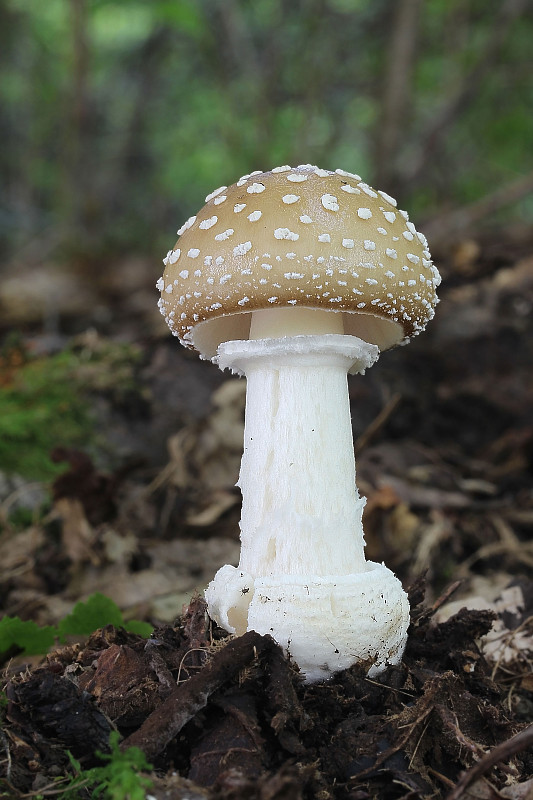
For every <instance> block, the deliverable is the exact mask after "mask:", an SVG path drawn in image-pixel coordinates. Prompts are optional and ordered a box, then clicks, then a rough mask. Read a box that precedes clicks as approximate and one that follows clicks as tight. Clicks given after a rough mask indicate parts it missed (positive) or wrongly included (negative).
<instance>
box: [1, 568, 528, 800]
mask: <svg viewBox="0 0 533 800" xmlns="http://www.w3.org/2000/svg"><path fill="white" fill-rule="evenodd" d="M422 596H423V581H419V582H418V583H416V584H415V585H414V586H413V587H412V588H411V591H410V599H411V603H412V623H411V629H410V636H409V643H408V646H407V650H406V652H405V658H404V660H403V662H402V664H401V666H398V667H391V668H389V669H388V670H387V671H386V672H384V673H383V674H382V675H381V676H380V677H379V679H377V680H370V679H368V678H367V677H366V676H365V671H364V669H363V668H358V667H353V668H351V669H349V670H346V671H345V672H342V673H339V674H338V675H336V676H335V677H334V679H333V680H332V681H331V682H328V683H325V684H318V685H312V686H306V685H304V684H303V683H302V681H301V679H300V677H299V675H298V671H297V669H296V668H295V667H294V666H293V665H292V664H290V663H289V662H288V661H287V659H286V658H285V657H284V655H283V653H282V651H281V650H280V648H279V647H278V646H277V645H276V644H275V642H274V641H273V640H272V639H271V638H270V637H268V636H260V635H259V634H256V633H254V632H249V633H246V634H245V635H244V636H241V637H239V638H234V639H231V638H224V637H222V636H221V631H219V630H217V629H213V626H212V624H211V623H210V621H209V619H208V617H207V616H206V613H205V603H204V601H203V600H202V599H200V598H196V599H194V600H193V601H192V603H191V604H190V606H189V608H188V610H187V613H186V615H185V616H184V617H183V618H181V619H180V620H178V622H177V623H176V625H173V626H164V627H161V628H159V629H157V630H156V631H155V632H154V634H153V636H152V637H151V638H150V639H149V640H148V641H146V640H143V639H141V638H140V637H138V636H135V635H132V634H127V633H126V632H124V631H123V630H116V629H114V628H112V627H111V626H109V627H108V628H105V629H103V630H101V631H98V632H97V633H95V634H93V635H92V636H91V637H90V638H89V640H88V642H87V643H86V644H85V645H78V646H74V647H70V648H67V649H64V650H59V651H57V652H55V653H52V654H50V655H49V656H48V657H47V659H46V661H45V663H44V664H43V665H41V666H39V667H38V668H36V669H34V670H33V671H32V672H30V673H25V674H22V675H19V676H18V677H14V678H12V679H11V680H10V682H9V683H8V687H7V696H8V698H9V700H8V706H7V714H6V723H7V724H6V729H5V733H4V737H5V738H6V739H8V740H9V746H10V753H11V755H10V763H9V775H8V776H6V778H5V779H4V782H3V785H4V787H9V788H10V789H11V791H12V792H13V795H12V796H13V797H17V796H23V795H24V796H26V795H25V794H24V793H29V792H31V790H32V788H35V787H36V785H39V783H40V784H41V785H43V784H44V783H48V782H49V781H50V779H51V778H52V777H53V776H55V775H60V774H62V772H63V771H64V770H65V769H66V768H67V766H68V760H67V758H66V755H65V750H67V749H68V750H70V751H71V753H72V754H73V755H74V756H75V757H76V758H78V759H80V761H81V763H82V765H83V766H85V767H86V766H91V765H93V764H94V763H96V761H97V759H96V757H95V755H94V753H95V751H96V750H100V751H104V752H105V751H106V749H107V747H108V738H109V733H110V731H111V729H112V728H116V729H118V730H119V731H120V733H121V734H122V736H123V737H124V739H123V742H122V746H123V747H124V748H127V747H129V746H133V745H136V746H138V747H140V748H142V750H143V751H144V752H145V753H146V755H147V757H148V758H149V760H150V761H151V762H152V763H153V765H154V770H155V775H156V776H159V778H157V780H156V788H155V789H154V796H155V797H158V798H159V797H160V798H176V799H178V798H183V800H185V798H187V797H191V796H193V797H204V798H213V799H214V798H241V797H243V798H244V797H246V798H261V800H263V798H269V799H270V798H300V797H301V798H321V799H322V798H323V800H326V798H338V799H339V800H344V798H354V800H355V799H357V800H364V798H367V797H372V798H374V797H376V798H384V800H389V798H390V800H393V798H400V797H410V798H428V797H442V796H446V795H449V796H450V797H460V796H462V795H463V793H464V791H465V790H466V788H467V786H468V784H469V783H471V782H474V781H477V782H479V781H481V783H480V786H479V787H478V789H479V791H481V794H479V793H478V794H477V795H476V796H478V797H486V798H491V797H498V796H500V795H499V794H498V791H499V790H502V789H504V787H505V786H508V785H509V783H510V782H511V781H512V784H513V785H515V788H516V784H517V783H521V782H522V783H523V782H524V781H525V780H527V778H528V776H531V774H532V773H533V753H532V751H531V747H532V745H533V728H532V726H529V727H528V725H527V722H526V718H527V711H529V710H530V709H531V707H532V705H533V693H532V692H531V691H530V690H531V688H533V687H532V686H531V674H530V673H528V671H527V669H526V670H524V671H523V672H522V670H521V668H520V666H519V665H518V664H515V665H514V670H517V671H516V672H513V673H511V672H510V671H509V670H505V672H500V673H499V674H500V680H495V679H494V676H493V674H491V669H490V667H489V665H488V663H487V661H486V659H485V658H484V657H483V655H482V654H481V652H480V648H479V646H478V644H477V642H478V640H479V639H480V637H482V636H483V635H484V634H486V633H487V632H488V631H489V630H490V628H491V626H492V623H493V619H494V616H495V615H494V614H493V613H492V612H490V611H483V610H482V611H469V610H467V609H462V610H460V611H459V612H458V613H457V614H455V615H454V616H453V617H451V618H450V619H448V620H447V621H445V622H442V623H438V624H437V623H435V621H434V616H435V613H436V612H437V610H438V608H439V606H440V605H441V602H443V601H444V599H447V598H442V599H441V600H439V602H437V603H435V604H434V605H433V606H432V607H431V608H424V607H423V606H422V605H421V604H420V601H421V600H422ZM528 612H529V614H530V613H531V609H528V610H527V611H525V612H524V618H523V619H522V620H520V619H516V620H515V622H516V623H517V627H518V626H519V625H520V624H522V623H523V622H524V619H526V615H527V614H528ZM511 675H512V685H513V688H514V694H513V699H512V702H510V699H511V698H510V696H509V686H510V681H509V678H510V676H511ZM498 749H499V752H500V756H499V757H498V756H494V754H495V753H498ZM168 775H173V776H174V777H173V779H172V780H170V781H169V779H168V778H165V777H163V776H168ZM177 775H179V776H180V777H179V779H178V778H177ZM37 778H39V779H40V780H39V781H38V782H37V783H36V779H37ZM483 792H484V793H483ZM513 796H517V797H518V795H513Z"/></svg>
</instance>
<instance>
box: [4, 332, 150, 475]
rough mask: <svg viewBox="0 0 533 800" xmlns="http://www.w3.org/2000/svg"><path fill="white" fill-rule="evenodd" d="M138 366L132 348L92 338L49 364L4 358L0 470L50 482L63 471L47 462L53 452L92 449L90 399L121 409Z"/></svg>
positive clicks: (43, 360)
mask: <svg viewBox="0 0 533 800" xmlns="http://www.w3.org/2000/svg"><path fill="white" fill-rule="evenodd" d="M137 360H138V351H137V350H136V349H134V348H133V347H131V346H129V345H124V344H115V343H112V342H109V341H106V340H103V339H100V338H99V337H97V336H96V335H92V334H91V335H85V336H84V337H80V338H79V339H78V340H76V341H75V342H74V343H73V344H72V345H71V346H69V347H68V348H67V349H65V350H64V351H62V352H61V353H57V354H55V355H53V356H50V357H47V358H37V359H30V360H25V359H24V358H23V357H21V356H20V353H19V357H18V358H15V359H13V357H12V354H11V356H8V357H6V356H5V355H4V357H3V358H2V360H1V363H0V470H1V471H2V472H5V473H8V474H13V473H16V474H18V475H22V476H23V477H25V478H28V479H30V480H50V479H52V478H53V477H54V476H55V475H57V474H58V473H60V472H62V471H63V470H64V464H54V463H53V462H52V460H51V458H50V452H51V451H52V450H53V449H54V448H55V447H58V446H64V447H83V448H84V449H89V450H91V449H93V446H94V444H95V442H94V438H95V434H94V430H95V418H94V414H93V413H92V411H91V396H92V395H94V394H105V395H106V396H109V397H110V398H111V401H112V402H119V403H120V402H121V400H122V399H123V398H124V397H125V396H127V395H128V393H130V392H132V391H134V389H135V383H134V367H135V362H136V361H137ZM13 362H15V363H13ZM18 362H21V363H18Z"/></svg>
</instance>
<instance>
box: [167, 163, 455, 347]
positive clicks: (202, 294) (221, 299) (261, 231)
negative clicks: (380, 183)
mask: <svg viewBox="0 0 533 800" xmlns="http://www.w3.org/2000/svg"><path fill="white" fill-rule="evenodd" d="M178 234H179V235H180V238H179V240H178V242H177V243H176V245H175V246H174V248H173V250H171V251H169V253H168V254H167V257H166V258H165V259H164V263H165V265H166V268H165V272H164V275H163V277H162V278H160V280H159V281H158V288H159V289H160V290H161V300H160V301H159V306H160V310H161V313H162V314H163V315H164V316H165V319H166V321H167V323H168V325H169V327H170V329H171V331H172V332H173V334H174V335H176V336H178V337H179V338H180V340H181V342H182V343H183V344H185V345H186V346H188V347H195V348H196V349H198V350H199V351H200V353H202V355H203V356H204V357H207V358H211V357H212V356H214V355H215V353H216V349H217V347H218V345H219V344H220V343H221V342H223V341H229V340H232V339H247V338H248V334H249V329H250V319H251V312H253V311H256V310H259V309H267V308H275V307H277V306H282V307H290V306H298V307H301V308H316V309H327V310H329V311H336V312H343V315H344V331H345V333H348V334H352V335H355V336H360V337H361V338H362V339H365V340H366V341H368V342H371V343H374V344H378V345H379V347H380V348H381V349H382V350H383V349H386V348H388V347H391V346H393V345H394V344H398V343H399V342H401V341H402V340H406V339H408V338H409V337H411V336H413V335H415V334H417V333H419V332H420V331H421V330H423V329H424V327H425V325H426V323H427V322H428V321H429V320H430V319H431V318H432V317H433V314H434V308H435V305H436V303H437V302H438V300H437V296H436V292H435V288H436V286H438V284H439V282H440V277H439V273H438V271H437V269H436V268H435V267H434V266H433V264H432V262H431V257H430V254H429V251H428V249H427V242H426V239H425V237H424V236H423V234H421V233H417V231H416V229H415V227H414V225H413V224H412V223H411V222H409V218H408V216H407V214H406V213H405V212H404V211H399V210H398V209H397V208H396V203H395V201H394V200H393V199H392V198H391V197H389V196H388V195H387V194H385V193H384V192H377V191H374V190H373V189H372V188H371V187H370V186H368V185H367V184H366V183H363V182H362V181H361V179H360V178H359V176H357V175H353V174H351V173H347V172H344V171H343V170H337V171H336V172H330V171H328V170H322V169H318V168H317V167H313V166H311V165H301V166H299V167H295V168H292V167H276V168H275V169H273V170H271V171H270V172H256V173H252V174H251V175H246V176H243V177H242V178H241V179H240V180H239V181H237V183H234V184H233V185H232V186H230V187H221V188H220V189H217V190H216V191H215V192H213V193H212V194H211V195H209V196H208V197H206V204H205V206H204V207H203V208H202V209H201V210H200V211H199V212H198V214H197V216H196V217H191V218H190V219H189V220H188V221H187V222H186V223H185V225H184V226H183V227H182V228H181V229H180V230H179V231H178Z"/></svg>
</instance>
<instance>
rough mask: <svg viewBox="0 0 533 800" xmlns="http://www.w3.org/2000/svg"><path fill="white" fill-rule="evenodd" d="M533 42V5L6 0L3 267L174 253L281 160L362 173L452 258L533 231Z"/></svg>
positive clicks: (0, 40) (0, 23)
mask: <svg viewBox="0 0 533 800" xmlns="http://www.w3.org/2000/svg"><path fill="white" fill-rule="evenodd" d="M532 41H533V4H532V2H531V0H431V2H429V0H426V2H423V0H149V1H148V0H46V2H41V0H2V2H1V3H0V50H1V52H2V60H3V67H2V81H1V84H0V87H1V88H0V133H1V141H2V147H1V148H0V169H1V173H2V198H1V200H0V203H1V205H0V237H1V239H2V254H3V256H4V258H7V259H8V260H9V263H10V265H11V266H13V259H14V262H15V266H16V265H17V264H18V263H20V262H22V263H25V264H26V263H28V262H36V263H39V262H40V261H42V259H46V258H48V257H50V256H52V255H53V256H54V257H57V255H58V254H60V255H61V256H62V257H66V256H68V257H72V256H73V255H74V256H81V257H84V258H87V257H91V258H93V257H95V256H96V257H99V256H100V255H101V254H102V253H105V254H107V255H109V254H113V253H124V252H144V253H150V254H152V255H153V254H157V253H159V252H166V250H167V249H168V243H169V236H172V235H173V233H174V231H175V230H176V228H177V227H178V225H179V224H180V222H181V220H182V219H185V218H186V217H187V216H188V215H189V213H192V212H193V211H194V210H196V208H197V207H198V206H199V205H200V204H201V203H202V202H203V197H204V195H205V194H206V193H207V192H208V191H210V190H212V189H213V188H215V187H216V186H219V185H221V184H229V183H231V182H233V181H234V180H235V179H236V178H237V177H238V176H239V175H241V174H242V173H244V172H249V171H251V170H254V169H262V168H269V167H271V166H274V165H276V164H282V163H293V164H295V163H303V162H312V163H318V164H319V165H321V166H324V167H329V168H336V167H338V166H342V167H343V168H344V169H348V170H354V171H356V172H358V173H360V174H362V175H363V176H364V177H365V180H368V181H369V182H371V183H372V182H375V183H376V184H377V185H378V186H379V187H380V188H382V189H385V190H387V191H388V192H390V193H391V194H393V195H397V196H399V198H400V199H401V204H402V206H403V207H406V208H408V209H409V210H410V211H411V212H412V214H413V216H414V218H415V219H416V221H417V223H419V224H420V223H421V222H424V220H425V221H426V231H427V232H430V233H433V234H434V241H435V242H437V240H439V241H440V240H441V238H442V235H443V234H444V233H445V232H446V231H447V230H448V229H449V228H451V230H452V231H455V230H457V229H458V228H459V229H461V228H463V229H464V228H466V227H468V226H471V224H472V223H474V222H476V223H477V222H478V221H481V222H483V223H484V224H493V223H494V221H495V219H496V220H497V221H499V222H502V223H503V222H508V221H509V220H513V221H515V222H523V223H527V222H531V220H532V218H533V199H532V197H531V190H532V189H533V147H532V146H531V144H532V142H533V114H532V101H533V85H532V75H531V42H532ZM458 211H459V213H457V212H458ZM495 214H496V217H495V216H494V215H495ZM436 220H438V224H436ZM421 227H422V228H424V225H421ZM97 268H98V267H97Z"/></svg>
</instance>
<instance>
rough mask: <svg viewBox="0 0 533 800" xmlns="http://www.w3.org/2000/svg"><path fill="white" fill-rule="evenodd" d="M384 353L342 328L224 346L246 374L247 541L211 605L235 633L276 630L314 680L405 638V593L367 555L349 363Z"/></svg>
mask: <svg viewBox="0 0 533 800" xmlns="http://www.w3.org/2000/svg"><path fill="white" fill-rule="evenodd" d="M333 316H337V315H333ZM378 355H379V349H378V348H377V347H376V346H375V345H371V344H368V343H367V342H364V341H363V340H361V339H359V338H357V337H355V336H347V335H342V334H325V335H324V334H322V335H312V334H306V335H301V334H300V335H298V334H297V335H292V336H284V337H282V338H268V339H259V340H253V339H250V340H246V341H229V342H224V343H223V344H221V345H220V346H219V349H218V356H217V361H218V364H219V366H220V368H221V369H224V368H230V369H232V370H233V372H237V373H239V374H246V377H247V395H246V422H245V433H244V454H243V458H242V462H241V471H240V476H239V483H238V485H239V487H240V488H241V491H242V497H243V505H242V517H241V523H240V527H241V543H242V548H241V557H240V562H239V566H238V567H237V568H235V567H231V566H228V565H226V566H225V567H222V569H221V570H219V572H218V573H217V575H216V576H215V578H214V580H213V581H212V582H211V583H210V585H209V587H208V590H207V592H206V598H207V601H208V605H209V612H210V614H211V615H212V616H214V617H215V619H217V620H218V621H219V622H220V624H221V625H222V626H223V627H225V628H226V629H228V630H230V631H231V632H234V633H237V634H242V633H244V632H245V631H246V630H256V631H258V632H259V633H270V634H271V635H272V636H273V637H274V638H275V639H276V640H277V641H278V642H279V643H280V644H281V645H282V646H283V647H284V648H285V649H286V651H287V652H289V653H290V654H291V655H292V656H293V657H294V658H295V660H296V661H297V663H298V665H299V666H300V669H301V670H302V671H303V673H304V674H305V676H306V679H307V680H308V681H316V680H320V679H326V678H328V677H330V676H331V674H332V673H333V672H336V671H338V670H339V669H343V668H345V667H347V666H349V665H350V664H352V663H354V662H355V661H363V662H365V661H367V662H368V665H369V668H370V667H371V674H376V673H377V672H379V671H380V670H381V669H383V668H384V666H385V665H386V664H387V663H395V662H396V661H397V660H398V659H399V658H400V657H401V653H402V651H403V646H404V643H405V631H406V627H407V622H406V621H407V619H408V604H407V600H406V597H405V594H404V592H403V590H402V588H401V585H400V583H399V581H398V580H397V579H396V578H395V577H394V575H393V574H392V573H391V572H390V570H388V569H387V568H386V567H384V566H382V565H377V564H373V563H372V562H367V561H365V557H364V551H363V548H364V537H363V528H362V522H361V518H362V512H363V508H364V504H365V500H364V499H363V498H360V497H359V494H358V491H357V487H356V484H355V459H354V450H353V440H352V429H351V419H350V406H349V397H348V384H347V373H348V371H351V372H363V371H364V370H365V369H366V368H367V367H369V366H371V365H372V364H373V363H374V362H375V361H376V359H377V357H378ZM376 570H377V571H378V572H379V575H377V574H376ZM372 665H373V666H372ZM372 670H373V672H372Z"/></svg>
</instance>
